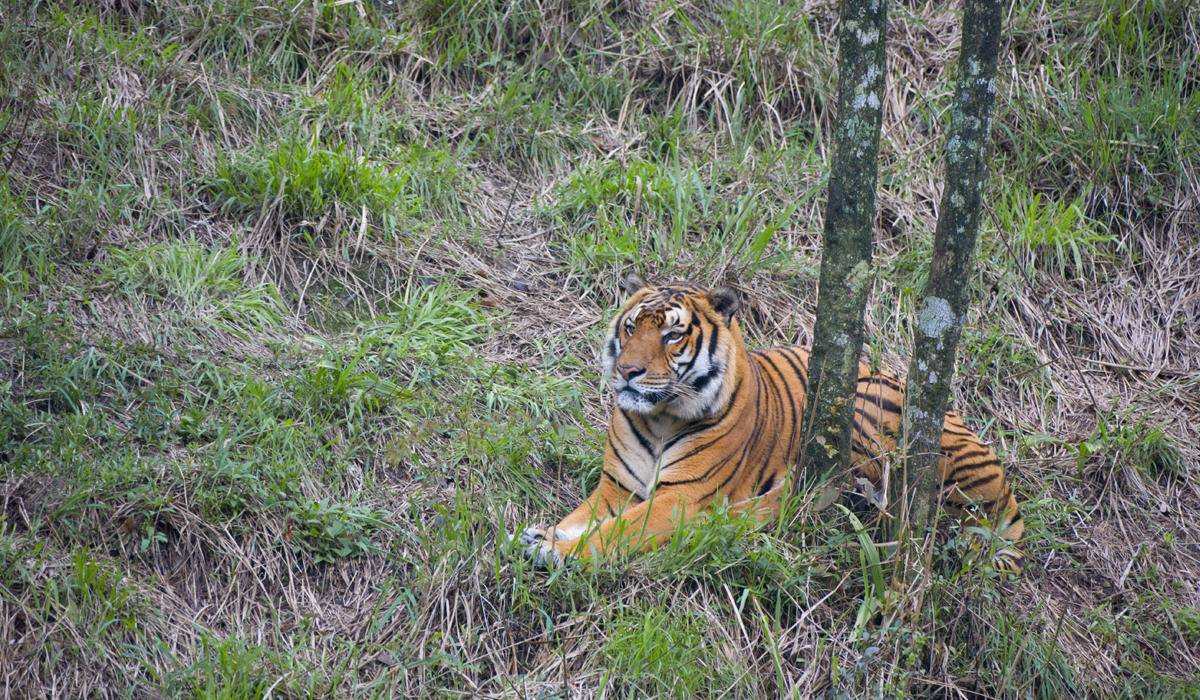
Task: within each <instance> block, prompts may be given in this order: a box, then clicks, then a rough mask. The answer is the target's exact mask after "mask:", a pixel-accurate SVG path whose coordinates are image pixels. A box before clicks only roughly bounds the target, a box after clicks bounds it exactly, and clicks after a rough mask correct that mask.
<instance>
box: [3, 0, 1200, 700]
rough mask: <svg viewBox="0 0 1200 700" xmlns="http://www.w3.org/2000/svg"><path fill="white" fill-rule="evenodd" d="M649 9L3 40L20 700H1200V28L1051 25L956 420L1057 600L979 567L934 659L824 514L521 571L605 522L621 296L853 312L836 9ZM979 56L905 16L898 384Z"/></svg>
mask: <svg viewBox="0 0 1200 700" xmlns="http://www.w3.org/2000/svg"><path fill="white" fill-rule="evenodd" d="M10 5H11V4H10ZM641 9H645V8H641ZM641 9H639V8H626V7H623V6H614V5H610V4H605V3H598V2H592V1H591V0H572V1H571V2H567V3H548V2H541V1H539V0H527V1H526V0H523V1H522V2H517V3H502V2H493V1H491V0H486V1H475V0H469V1H462V2H459V1H451V2H441V1H433V0H422V1H421V2H415V3H396V4H388V3H386V2H385V3H374V2H338V1H334V0H314V1H313V2H305V3H301V4H298V5H297V4H295V3H288V4H284V3H278V2H258V1H253V2H252V1H250V0H220V1H219V2H212V3H182V2H177V1H176V0H153V1H151V2H143V3H133V4H131V3H116V4H112V3H107V4H104V3H102V4H101V5H98V6H94V7H93V6H82V5H77V4H71V3H35V4H33V5H32V6H29V7H24V6H22V7H16V6H15V5H12V6H11V7H8V6H5V7H4V9H0V63H2V65H0V91H2V92H3V95H2V96H0V167H3V168H4V172H3V174H2V175H0V504H2V507H0V609H3V610H4V611H5V614H4V615H0V636H3V638H4V639H5V640H6V641H5V643H6V646H5V647H4V649H5V651H0V659H2V660H3V662H4V663H0V665H3V666H4V667H5V669H6V671H9V675H8V676H6V679H5V682H6V684H7V685H6V686H5V688H11V689H12V691H11V692H13V693H15V694H17V695H30V696H38V695H45V694H47V693H53V692H57V693H59V694H69V695H89V694H96V693H98V692H110V693H119V694H132V695H152V696H155V695H167V696H197V697H213V698H240V697H258V696H260V695H264V694H267V693H268V692H269V693H270V694H272V695H283V696H289V697H290V696H303V697H313V696H321V697H324V696H330V695H369V696H375V695H379V696H397V695H404V696H410V695H411V696H441V695H472V696H474V695H485V696H486V695H512V696H522V697H523V696H526V695H547V696H557V695H563V694H567V695H570V694H580V693H582V694H588V693H592V692H595V691H597V690H600V689H602V692H603V693H604V694H606V695H609V696H621V697H624V696H634V695H636V696H639V697H640V696H679V697H682V696H687V697H691V696H695V695H706V694H707V695H717V694H729V695H733V696H736V697H751V696H755V697H757V696H774V695H810V694H820V693H827V692H828V693H833V694H842V695H847V696H860V695H865V696H875V695H891V694H899V693H901V692H904V691H907V692H908V693H910V694H917V695H919V694H926V693H943V692H945V691H946V690H947V689H958V690H961V691H962V692H964V693H967V694H972V693H974V694H979V695H981V696H989V697H990V696H1003V697H1018V696H1019V697H1025V696H1044V697H1050V696H1056V695H1067V694H1091V695H1122V694H1123V695H1129V696H1136V695H1146V694H1153V695H1171V694H1174V695H1177V696H1188V695H1189V694H1194V691H1195V688H1196V687H1197V683H1200V679H1197V677H1196V674H1195V666H1196V664H1195V660H1196V659H1197V658H1198V657H1200V637H1198V634H1197V629H1198V623H1197V620H1198V619H1200V618H1198V616H1197V612H1196V608H1195V604H1194V603H1195V601H1194V600H1193V599H1192V597H1191V592H1192V591H1193V589H1194V585H1193V584H1194V581H1195V579H1196V575H1197V574H1196V570H1195V562H1194V561H1193V559H1194V557H1193V556H1192V554H1191V550H1190V549H1188V547H1189V545H1190V544H1191V543H1192V540H1194V537H1193V536H1192V535H1191V532H1192V530H1191V529H1189V523H1190V522H1192V520H1193V519H1194V517H1195V515H1196V513H1195V507H1194V504H1193V503H1192V500H1194V499H1191V496H1190V495H1189V494H1191V492H1192V491H1193V490H1194V488H1193V487H1194V482H1195V479H1196V473H1195V469H1194V467H1193V465H1194V464H1195V463H1196V460H1197V458H1198V456H1197V452H1196V448H1195V447H1194V442H1195V441H1194V439H1192V438H1193V436H1192V435H1191V433H1190V432H1189V428H1188V427H1187V426H1189V425H1192V424H1193V423H1194V419H1195V418H1196V416H1195V410H1194V409H1195V407H1194V402H1191V403H1189V400H1190V398H1189V397H1190V396H1191V395H1192V394H1193V393H1194V391H1192V390H1193V389H1194V388H1195V381H1194V379H1192V377H1191V376H1190V375H1191V374H1194V373H1192V372H1190V370H1191V368H1193V367H1194V365H1195V363H1194V354H1195V352H1196V346H1195V344H1194V338H1193V336H1194V334H1191V333H1190V330H1191V328H1192V327H1194V325H1195V323H1194V320H1195V317H1194V313H1193V312H1192V310H1191V307H1190V306H1188V305H1187V304H1186V303H1183V304H1179V303H1176V302H1178V300H1179V299H1187V298H1191V296H1190V295H1192V294H1194V293H1200V289H1197V288H1196V287H1195V285H1194V284H1193V282H1192V280H1194V279H1195V275H1194V274H1193V273H1194V270H1192V269H1191V268H1190V267H1189V265H1190V262H1189V260H1190V258H1189V257H1188V256H1187V255H1186V251H1187V250H1188V248H1187V247H1186V246H1187V245H1189V244H1190V243H1191V239H1190V238H1189V237H1188V236H1189V232H1190V230H1191V229H1190V228H1189V226H1190V225H1191V223H1193V222H1191V220H1190V219H1189V218H1187V217H1188V216H1189V215H1190V210H1189V209H1188V207H1187V205H1188V204H1189V203H1190V202H1191V201H1193V200H1194V199H1195V198H1196V195H1197V193H1196V192H1194V189H1195V183H1196V182H1197V181H1200V180H1198V179H1197V173H1196V163H1195V162H1194V159H1189V158H1187V157H1186V156H1187V154H1189V153H1192V152H1194V151H1195V150H1196V149H1197V138H1198V133H1200V132H1198V127H1197V124H1196V121H1195V119H1193V118H1191V116H1192V115H1194V114H1195V113H1196V111H1197V108H1198V106H1200V105H1198V104H1197V103H1196V99H1197V98H1196V94H1197V93H1196V90H1195V89H1194V88H1195V85H1194V83H1195V80H1194V78H1193V76H1194V74H1195V68H1196V60H1197V59H1196V52H1195V45H1196V41H1195V38H1196V37H1195V29H1194V27H1195V26H1196V10H1195V8H1194V7H1193V5H1192V4H1189V3H1170V2H1165V1H1162V2H1146V3H1134V2H1124V1H1118V0H1111V1H1110V0H1105V1H1104V2H1097V3H1091V4H1085V5H1081V6H1078V7H1077V6H1069V7H1068V6H1060V5H1058V4H1054V3H1045V2H1019V3H1017V4H1016V5H1015V6H1014V8H1013V12H1012V17H1013V26H1012V28H1011V36H1012V37H1013V39H1012V42H1011V49H1012V54H1011V57H1010V58H1007V59H1005V61H1006V62H1005V63H1004V64H1003V66H1004V67H1003V68H1002V75H1004V76H1005V78H1004V80H1002V81H1001V83H1000V92H999V97H998V107H997V112H996V128H995V131H994V134H995V149H994V156H993V158H992V160H991V161H990V163H989V167H990V169H991V171H992V179H991V181H990V184H989V191H988V193H987V196H986V201H987V202H988V205H989V207H988V208H989V213H988V214H987V217H986V219H985V223H984V225H983V228H982V229H981V241H980V246H979V258H980V261H981V264H980V265H979V269H978V270H977V272H976V274H975V275H974V277H973V279H972V285H973V298H974V300H975V304H976V307H975V310H974V311H973V312H972V314H970V315H969V317H968V323H967V327H966V329H965V332H964V337H963V345H962V350H961V352H960V357H961V362H960V363H959V371H958V378H959V381H958V383H957V384H956V387H957V388H956V393H957V396H956V401H957V403H958V405H959V408H960V409H961V410H962V411H963V413H964V414H965V415H967V416H968V418H969V419H970V421H971V424H972V425H973V426H977V427H982V431H983V433H984V435H985V437H986V438H987V439H989V440H990V441H991V442H993V443H994V444H996V446H997V451H998V452H999V453H1000V454H1002V455H1003V456H1004V460H1005V464H1006V466H1007V467H1008V468H1009V469H1010V471H1011V473H1012V475H1013V481H1014V483H1015V484H1016V487H1017V492H1018V497H1019V498H1020V499H1021V500H1022V503H1023V505H1024V510H1023V513H1024V515H1025V518H1026V522H1027V524H1028V526H1029V535H1028V537H1027V547H1026V549H1027V551H1028V553H1029V555H1030V558H1029V562H1028V567H1027V573H1026V576H1025V577H1024V578H1023V579H1021V580H1020V581H1009V582H1006V581H1002V580H1000V579H999V578H998V577H997V576H996V575H995V572H993V571H991V569H990V567H989V566H987V565H986V563H981V562H979V561H977V560H975V559H972V558H971V557H969V556H963V554H964V551H965V550H966V548H967V545H966V542H967V539H966V538H965V537H959V536H955V535H956V534H961V533H950V534H951V536H950V537H949V538H947V542H946V543H945V546H943V547H940V548H939V550H938V552H939V555H938V559H937V567H936V576H935V577H934V580H933V581H932V583H931V588H930V590H929V591H928V593H927V597H926V601H927V604H926V605H925V607H924V608H923V610H922V615H921V616H918V617H917V618H915V619H910V620H905V621H903V622H901V621H898V620H896V619H895V618H894V617H893V616H892V613H893V612H894V610H895V607H896V606H897V604H898V602H902V601H899V600H898V598H897V596H896V595H895V594H894V593H892V592H890V591H889V590H888V585H887V581H886V580H885V575H886V572H887V571H888V567H889V566H890V563H889V561H888V560H887V557H888V556H889V552H890V551H891V550H890V547H889V546H888V544H887V543H886V536H885V528H884V526H883V524H882V523H881V522H880V521H879V519H877V518H873V517H871V513H867V512H855V513H854V517H853V518H851V517H847V514H846V513H845V512H843V511H841V510H838V509H829V510H826V511H824V512H820V513H813V512H811V510H810V509H808V507H807V506H805V505H804V504H803V503H799V504H797V505H796V507H795V508H793V509H790V510H789V511H788V516H787V517H786V518H784V519H782V520H781V521H780V523H779V524H778V526H777V527H772V528H767V529H763V530H759V529H756V528H754V527H753V526H752V524H751V523H750V522H748V521H747V520H745V519H743V518H739V517H735V516H733V515H731V514H730V513H728V512H726V511H723V510H718V511H717V512H714V513H712V514H710V516H709V517H706V518H705V519H703V520H702V521H701V522H699V523H696V524H695V525H694V526H692V527H688V528H685V529H684V530H682V531H681V532H680V533H678V534H677V536H676V537H675V538H674V539H672V540H671V541H670V542H669V543H667V544H666V545H665V546H664V547H663V548H661V549H660V550H658V551H656V552H654V553H651V554H648V555H645V556H638V557H628V558H622V559H620V560H617V561H613V562H608V563H605V564H602V565H599V566H596V567H592V568H584V567H569V568H567V569H563V570H557V571H540V570H536V569H535V568H534V567H532V566H531V565H530V564H529V563H528V562H526V561H525V560H524V559H523V558H522V556H521V554H520V551H519V549H520V548H519V547H518V546H517V545H516V544H515V543H513V542H512V541H510V539H509V537H508V534H509V533H511V532H513V531H519V530H520V529H521V528H523V527H524V526H526V525H528V524H532V523H546V522H552V521H554V520H556V519H557V518H558V517H560V516H561V515H562V514H563V513H564V512H566V511H567V510H568V509H569V508H570V507H571V506H573V505H574V503H575V502H577V501H578V499H579V498H581V497H582V495H583V494H584V493H586V492H587V491H588V490H589V489H590V488H591V487H592V486H594V484H595V483H596V481H597V479H598V478H599V474H600V468H601V455H602V448H603V439H604V422H605V420H606V417H605V408H606V406H607V404H606V403H605V401H604V400H603V398H602V396H603V395H602V389H601V384H602V381H601V378H600V377H599V376H598V375H597V373H596V363H595V353H596V346H597V344H598V343H599V341H600V338H601V336H602V332H603V331H602V326H603V322H604V321H605V320H607V318H608V315H609V314H610V313H611V312H612V310H613V309H614V308H615V306H616V304H617V303H618V298H617V283H616V281H617V280H618V279H620V278H621V277H622V276H623V275H624V274H625V273H627V272H629V271H632V270H638V271H640V272H642V273H643V274H645V275H647V276H648V277H649V278H651V279H655V280H669V279H692V280H694V281H697V282H700V283H703V284H717V283H726V284H732V285H734V286H735V287H737V288H738V289H739V290H740V291H741V292H742V293H743V297H744V312H743V316H742V319H743V324H744V325H743V327H744V331H745V333H746V334H747V336H748V337H749V338H750V339H751V341H752V342H753V343H755V344H758V345H767V344H772V345H774V344H779V343H785V342H793V341H795V340H796V339H797V338H806V337H807V333H806V331H805V329H806V327H807V326H808V324H809V323H810V320H811V314H812V311H813V308H814V304H815V299H816V292H817V290H816V278H817V272H818V264H819V257H818V246H819V238H820V225H821V221H822V217H823V209H824V191H825V178H826V174H827V161H828V157H829V155H830V148H831V144H830V143H829V140H828V138H829V137H828V135H829V133H830V127H831V123H832V122H831V119H832V117H833V115H832V113H831V112H832V105H833V95H834V92H833V91H834V85H835V82H834V81H835V75H836V73H835V69H834V54H835V49H834V47H835V44H836V42H835V41H833V36H832V28H833V20H834V16H833V11H834V10H833V8H832V7H831V6H813V5H812V4H811V3H807V4H806V3H800V2H792V1H791V0H789V1H787V2H782V3H779V2H768V1H766V0H738V1H737V2H734V3H718V2H712V1H711V0H701V1H700V2H690V3H679V2H668V3H665V4H662V5H661V6H658V7H656V8H655V9H654V12H652V13H650V14H647V13H645V12H642V11H641ZM953 13H954V10H953V8H950V7H948V6H947V7H943V6H933V5H930V6H928V7H924V6H923V7H919V8H909V7H897V8H895V9H894V12H893V13H892V23H893V25H894V28H895V32H893V35H892V36H891V37H890V39H891V41H892V44H891V46H890V50H891V52H892V53H891V54H890V56H891V58H892V59H893V62H892V64H891V65H892V68H893V78H894V82H892V83H891V84H892V86H893V88H894V90H895V93H894V95H892V97H894V100H895V101H894V106H895V107H896V108H898V110H899V111H896V112H895V117H894V119H893V120H892V121H890V122H887V123H886V124H885V132H884V139H883V151H882V152H883V158H882V159H881V171H880V187H881V191H880V197H879V202H880V209H881V213H880V219H879V221H880V226H879V230H878V232H877V233H878V235H877V241H876V263H877V268H878V274H877V276H876V280H875V287H874V291H875V294H874V296H873V298H872V302H871V307H870V311H869V313H868V316H867V319H868V320H867V323H868V333H869V337H870V343H871V360H872V362H873V363H875V364H877V365H879V366H883V367H889V368H892V369H896V368H902V367H903V366H904V364H905V362H906V357H907V352H908V347H909V345H910V343H911V337H910V328H911V322H912V308H911V307H912V306H913V301H914V300H915V299H916V297H917V295H918V294H919V290H920V288H921V285H922V284H923V282H924V276H925V270H926V267H927V261H928V257H929V250H930V245H931V239H932V231H933V229H934V223H935V216H936V211H935V208H936V204H935V203H936V202H937V199H938V196H939V195H940V191H941V190H940V180H941V177H942V174H941V169H942V160H941V150H940V149H941V137H942V135H943V129H944V128H945V123H944V122H945V119H944V115H945V114H946V113H947V109H946V105H947V99H948V96H947V91H948V89H949V85H950V80H951V78H952V77H953V70H954V69H953V68H952V67H951V66H948V65H947V64H946V60H945V59H947V58H948V57H949V56H951V55H952V54H950V53H947V51H948V50H949V49H948V47H952V46H953V43H954V41H955V38H954V37H955V36H956V35H955V34H954V32H953V31H952V27H953V23H954V20H955V17H954V14H953ZM889 104H893V103H889ZM1133 339H1136V340H1133ZM1078 368H1082V369H1078ZM1079 372H1082V375H1081V374H1079ZM1084 383H1086V384H1087V390H1085V389H1084V388H1083V384H1084ZM1092 395H1094V396H1095V398H1096V401H1097V403H1096V405H1093V403H1092V401H1093V398H1092ZM1060 621H1061V622H1060ZM1060 624H1061V627H1060ZM6 654H7V656H6Z"/></svg>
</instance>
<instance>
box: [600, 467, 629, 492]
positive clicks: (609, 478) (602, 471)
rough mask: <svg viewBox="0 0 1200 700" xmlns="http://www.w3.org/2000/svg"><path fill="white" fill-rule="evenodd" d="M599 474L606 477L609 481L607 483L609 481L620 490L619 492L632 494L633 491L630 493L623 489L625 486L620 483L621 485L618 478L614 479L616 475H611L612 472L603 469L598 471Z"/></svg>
mask: <svg viewBox="0 0 1200 700" xmlns="http://www.w3.org/2000/svg"><path fill="white" fill-rule="evenodd" d="M600 472H601V473H602V474H604V476H607V477H608V480H609V481H611V482H613V484H614V485H615V486H616V487H617V488H619V489H621V490H622V491H624V492H625V493H633V491H630V490H629V489H627V488H625V484H622V483H621V480H620V479H618V478H617V477H616V475H615V474H613V473H612V472H610V471H608V470H607V469H603V468H602V469H601V470H600Z"/></svg>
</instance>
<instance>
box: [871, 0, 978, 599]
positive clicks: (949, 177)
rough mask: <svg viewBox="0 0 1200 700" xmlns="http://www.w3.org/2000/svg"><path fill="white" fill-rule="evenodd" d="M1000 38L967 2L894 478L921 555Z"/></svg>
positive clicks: (900, 531)
mask: <svg viewBox="0 0 1200 700" xmlns="http://www.w3.org/2000/svg"><path fill="white" fill-rule="evenodd" d="M1000 32H1001V7H1000V2H999V1H998V0H965V6H964V8H963V29H962V49H961V52H960V54H959V63H958V69H959V70H958V80H957V84H956V86H955V91H954V98H953V99H954V103H953V106H952V108H951V111H950V132H949V138H948V139H947V142H946V185H945V191H944V192H943V193H942V201H941V208H940V210H939V214H938V221H937V227H936V229H935V231H934V239H933V259H932V261H931V263H930V271H929V279H928V281H927V282H926V286H925V289H924V290H923V293H922V307H921V311H920V313H919V315H918V318H917V328H916V330H917V332H915V333H914V334H913V335H914V344H913V345H914V347H913V356H912V360H911V362H910V364H909V369H908V382H907V387H906V389H905V392H906V394H905V403H904V417H903V421H902V427H901V458H900V460H899V463H898V464H899V466H900V468H901V471H902V473H901V474H900V475H895V474H894V475H892V477H891V478H890V479H889V490H890V491H891V493H889V498H888V503H889V509H891V511H892V515H893V517H894V523H895V533H896V536H897V541H898V542H901V543H902V544H905V543H907V545H908V546H905V547H903V548H902V549H903V550H905V551H906V552H907V553H908V554H911V553H912V552H913V549H914V547H912V546H911V545H912V543H915V542H923V541H925V535H926V534H927V532H928V530H929V527H930V526H931V524H932V521H933V518H934V515H935V514H936V507H935V506H936V505H937V504H936V502H935V501H936V495H937V494H938V492H939V488H938V487H939V484H938V478H937V477H938V470H937V463H938V459H939V458H940V456H941V455H940V451H941V436H942V424H943V421H944V420H945V415H946V409H947V404H948V401H949V396H950V385H951V380H952V378H953V376H954V360H955V355H956V350H957V346H958V339H959V336H960V335H961V333H962V322H963V319H964V318H965V316H966V311H967V303H968V299H967V280H968V279H969V278H970V276H971V267H972V259H971V258H972V255H973V253H974V250H975V241H976V237H977V232H978V229H979V212H980V199H981V195H982V192H983V184H984V180H985V177H986V163H985V154H986V150H987V139H988V131H989V127H990V124H991V109H992V102H993V99H994V97H995V94H996V91H995V75H996V59H997V53H998V50H999V45H1000ZM926 556H927V553H926ZM923 559H925V557H920V558H915V557H912V556H906V557H905V559H904V561H903V562H902V564H901V567H902V570H901V572H900V573H901V575H903V576H906V577H911V576H913V575H915V572H916V571H917V570H919V568H921V566H922V565H923V563H924V562H923V561H922V560H923Z"/></svg>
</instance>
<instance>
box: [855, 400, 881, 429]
mask: <svg viewBox="0 0 1200 700" xmlns="http://www.w3.org/2000/svg"><path fill="white" fill-rule="evenodd" d="M854 415H856V416H862V418H863V419H864V420H865V421H866V422H868V423H870V424H871V428H873V429H874V430H875V431H876V432H879V420H878V419H876V418H875V416H872V415H870V414H868V413H867V412H866V411H865V410H863V409H862V408H859V407H858V406H855V407H854Z"/></svg>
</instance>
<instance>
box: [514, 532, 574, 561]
mask: <svg viewBox="0 0 1200 700" xmlns="http://www.w3.org/2000/svg"><path fill="white" fill-rule="evenodd" d="M557 543H558V539H557V538H556V537H555V535H554V530H550V531H549V532H547V531H546V530H545V529H544V528H540V527H527V528H525V532H523V533H521V544H523V545H525V556H526V557H527V558H528V559H529V560H530V561H532V562H533V563H534V564H535V565H537V566H541V567H546V568H550V567H555V566H561V565H562V563H563V562H564V561H566V555H565V554H564V553H563V551H560V548H559V547H557V546H556V544H557Z"/></svg>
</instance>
